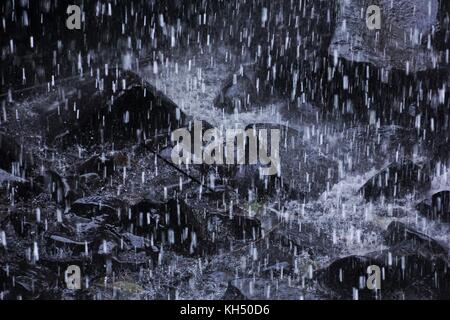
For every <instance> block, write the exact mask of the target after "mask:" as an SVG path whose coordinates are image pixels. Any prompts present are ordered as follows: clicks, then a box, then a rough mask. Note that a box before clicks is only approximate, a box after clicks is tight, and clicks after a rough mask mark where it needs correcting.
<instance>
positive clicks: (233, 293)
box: [222, 281, 248, 300]
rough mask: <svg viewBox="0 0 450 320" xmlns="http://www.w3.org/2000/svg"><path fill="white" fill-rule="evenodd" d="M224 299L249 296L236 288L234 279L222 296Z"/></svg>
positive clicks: (245, 298) (241, 298)
mask: <svg viewBox="0 0 450 320" xmlns="http://www.w3.org/2000/svg"><path fill="white" fill-rule="evenodd" d="M222 300H248V299H247V297H246V296H245V295H244V294H243V293H242V292H241V290H239V289H238V288H236V287H235V286H234V285H233V284H232V281H230V282H228V287H227V290H226V291H225V293H224V294H223V296H222Z"/></svg>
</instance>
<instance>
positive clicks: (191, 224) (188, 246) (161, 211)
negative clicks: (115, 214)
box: [121, 200, 210, 255]
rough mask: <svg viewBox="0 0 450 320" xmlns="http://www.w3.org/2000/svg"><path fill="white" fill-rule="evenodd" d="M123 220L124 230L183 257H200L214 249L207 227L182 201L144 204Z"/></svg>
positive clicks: (134, 208) (133, 208)
mask: <svg viewBox="0 0 450 320" xmlns="http://www.w3.org/2000/svg"><path fill="white" fill-rule="evenodd" d="M121 220H122V221H121V224H122V225H123V228H124V230H127V231H128V232H130V233H132V234H134V235H138V236H143V237H146V238H149V239H151V241H152V242H154V243H158V244H160V245H167V246H168V247H169V248H173V249H174V250H175V251H177V252H180V253H182V254H187V255H198V254H200V253H207V252H208V250H209V249H210V248H209V246H210V245H209V244H208V239H207V238H205V229H206V226H202V225H201V223H200V221H199V219H198V217H196V215H195V214H194V213H193V212H192V210H191V209H190V208H189V206H187V205H186V203H184V202H183V201H182V200H170V201H168V202H167V203H163V204H160V203H152V202H149V201H143V202H140V203H138V204H136V205H135V206H132V207H131V208H130V211H129V212H128V213H125V214H124V216H123V217H122V218H121Z"/></svg>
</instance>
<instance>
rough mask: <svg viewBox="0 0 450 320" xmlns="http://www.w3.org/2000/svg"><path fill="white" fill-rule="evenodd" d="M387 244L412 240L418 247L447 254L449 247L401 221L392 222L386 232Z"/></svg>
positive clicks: (391, 244)
mask: <svg viewBox="0 0 450 320" xmlns="http://www.w3.org/2000/svg"><path fill="white" fill-rule="evenodd" d="M385 241H386V244H388V245H390V246H394V245H398V244H400V243H402V242H411V243H412V244H413V245H414V246H416V247H417V248H423V250H427V251H429V252H432V253H433V254H434V255H447V252H448V249H446V248H444V247H443V246H442V245H441V244H439V243H438V242H437V241H436V240H434V239H432V238H431V237H429V236H427V235H424V234H422V233H420V232H417V231H415V230H413V229H411V228H408V227H407V226H406V225H405V224H403V223H401V222H397V221H394V222H392V223H391V224H390V225H389V226H388V228H387V231H386V234H385Z"/></svg>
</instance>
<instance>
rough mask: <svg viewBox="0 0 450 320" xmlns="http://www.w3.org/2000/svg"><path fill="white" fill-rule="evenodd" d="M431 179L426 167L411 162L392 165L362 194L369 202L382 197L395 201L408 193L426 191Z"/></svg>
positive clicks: (374, 178)
mask: <svg viewBox="0 0 450 320" xmlns="http://www.w3.org/2000/svg"><path fill="white" fill-rule="evenodd" d="M430 183H431V179H430V176H429V173H428V169H427V168H426V166H421V165H418V164H415V163H413V162H411V161H403V162H399V163H392V164H390V165H389V166H388V167H387V168H385V169H383V170H382V171H381V172H379V173H378V174H376V175H375V176H374V177H373V178H371V179H370V180H369V181H368V182H366V184H365V185H364V186H363V187H362V188H361V190H360V192H361V194H362V195H363V197H364V198H365V199H366V200H368V201H374V200H378V199H379V198H380V197H384V198H386V199H395V198H399V197H403V196H405V195H406V194H408V193H415V192H419V191H422V190H426V189H427V188H429V187H430Z"/></svg>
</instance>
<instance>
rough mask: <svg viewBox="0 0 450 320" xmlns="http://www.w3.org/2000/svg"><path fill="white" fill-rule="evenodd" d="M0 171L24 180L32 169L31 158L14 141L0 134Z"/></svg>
mask: <svg viewBox="0 0 450 320" xmlns="http://www.w3.org/2000/svg"><path fill="white" fill-rule="evenodd" d="M0 154H1V157H0V169H3V170H4V171H6V172H9V173H11V174H12V175H14V176H17V177H22V178H26V176H27V174H28V173H29V172H28V171H29V170H30V169H32V164H33V162H32V157H31V155H30V154H28V153H27V152H26V150H24V148H23V146H21V145H19V144H18V143H17V142H16V141H15V139H14V138H13V137H11V136H8V135H6V134H3V133H0Z"/></svg>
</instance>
